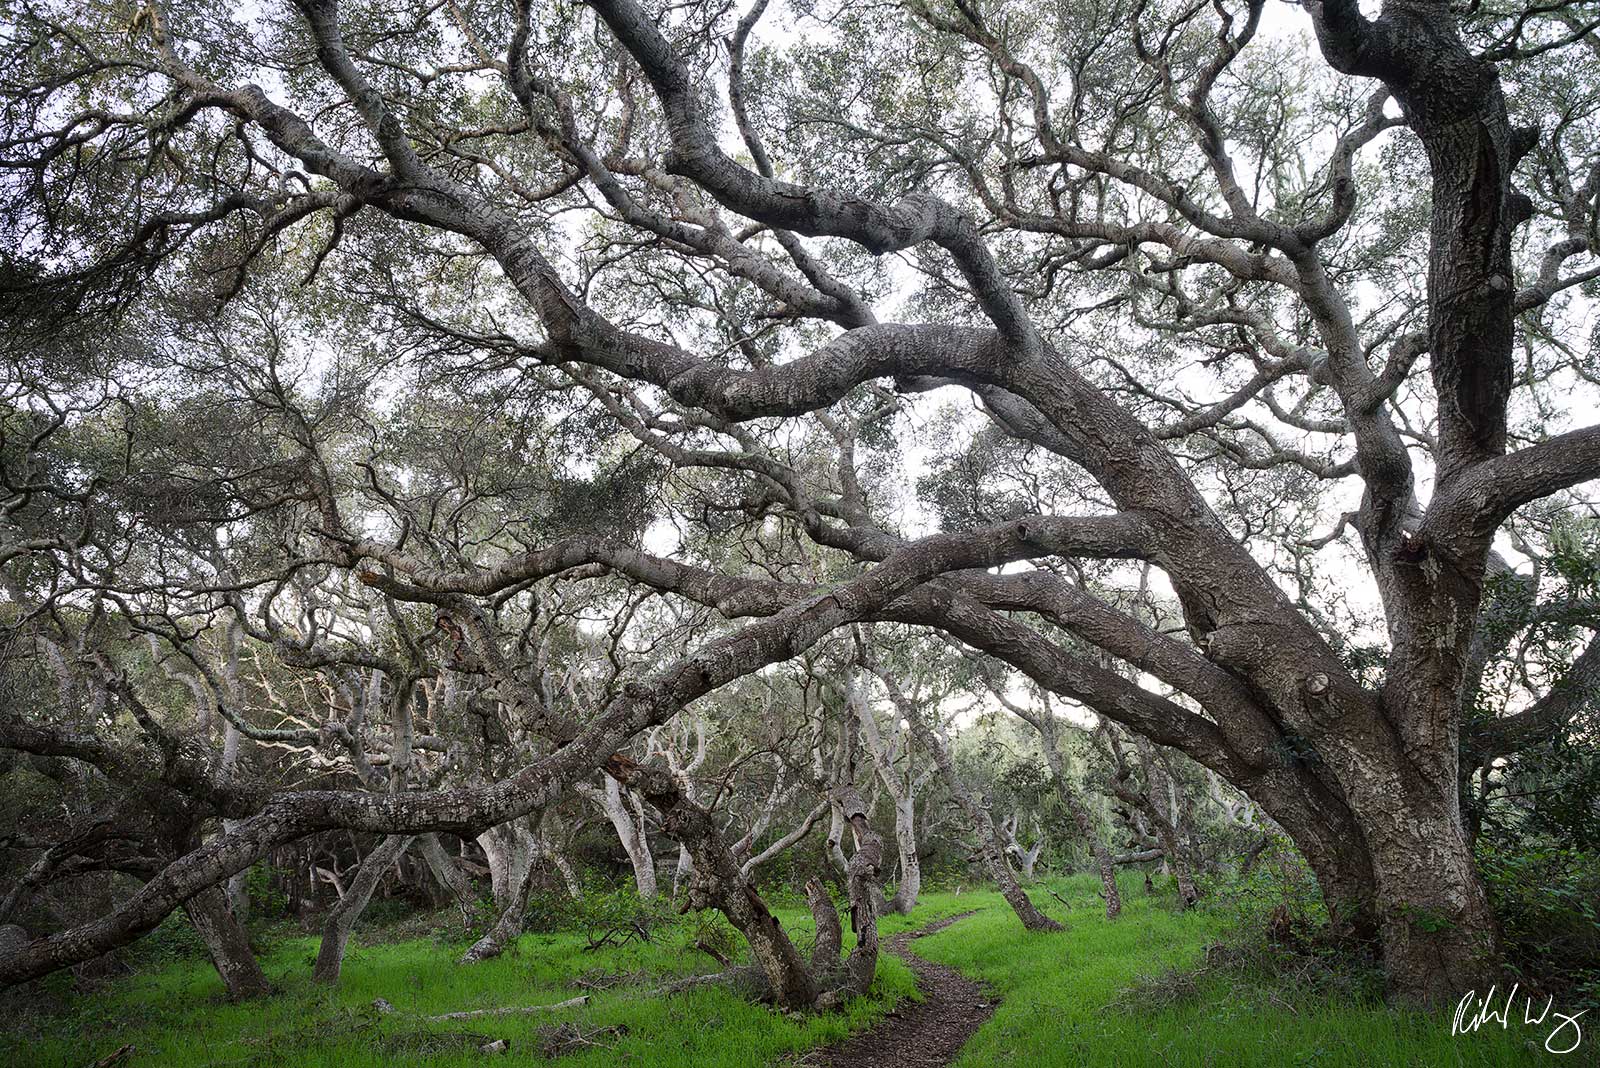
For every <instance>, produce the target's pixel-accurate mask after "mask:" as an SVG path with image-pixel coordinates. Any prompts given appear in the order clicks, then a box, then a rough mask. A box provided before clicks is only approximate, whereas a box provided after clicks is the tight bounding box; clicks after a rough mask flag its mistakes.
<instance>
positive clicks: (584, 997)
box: [372, 994, 589, 1023]
mask: <svg viewBox="0 0 1600 1068" xmlns="http://www.w3.org/2000/svg"><path fill="white" fill-rule="evenodd" d="M588 1003H589V995H588V994H580V995H578V996H577V997H575V998H568V999H567V1000H566V1001H558V1002H555V1003H554V1004H551V1005H506V1006H503V1007H501V1008H497V1009H474V1010H472V1011H470V1012H447V1013H444V1014H443V1015H440V1016H418V1017H417V1019H419V1020H425V1021H427V1022H429V1023H445V1022H448V1021H450V1020H479V1019H482V1018H483V1017H485V1016H521V1015H525V1014H527V1013H533V1012H557V1011H559V1010H561V1009H575V1008H577V1007H578V1006H580V1005H587V1004H588ZM372 1007H373V1008H374V1009H377V1010H378V1014H379V1015H381V1016H389V1015H393V1014H397V1013H398V1014H400V1015H404V1016H411V1015H414V1014H413V1013H400V1010H399V1009H397V1008H395V1007H394V1006H393V1005H391V1004H389V1003H388V1002H387V1001H385V1000H384V999H383V998H378V999H377V1000H375V1001H373V1003H372Z"/></svg>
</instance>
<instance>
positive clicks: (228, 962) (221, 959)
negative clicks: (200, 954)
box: [183, 886, 272, 1001]
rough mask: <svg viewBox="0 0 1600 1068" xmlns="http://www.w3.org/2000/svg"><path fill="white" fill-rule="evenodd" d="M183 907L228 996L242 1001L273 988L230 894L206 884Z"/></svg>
mask: <svg viewBox="0 0 1600 1068" xmlns="http://www.w3.org/2000/svg"><path fill="white" fill-rule="evenodd" d="M183 908H184V911H185V912H186V913H188V916H189V922H191V923H193V924H194V928H195V930H196V931H198V932H199V933H200V940H201V941H203V942H204V943H205V945H206V952H207V953H209V954H210V955H211V963H212V964H214V965H215V966H216V969H217V974H218V975H219V976H221V977H222V985H223V986H224V987H226V988H227V991H228V997H229V998H231V999H232V1000H234V1001H242V1000H244V999H246V998H254V997H261V996H262V995H264V994H268V993H270V992H271V991H272V985H271V984H270V983H268V982H267V977H266V975H265V974H263V973H262V971H261V965H260V963H259V962H257V960H256V957H255V954H254V953H252V952H250V938H249V936H248V935H247V934H245V930H244V927H243V926H242V925H241V924H240V923H239V921H238V919H237V918H236V917H235V916H234V915H233V912H232V911H231V910H229V908H228V899H227V895H226V894H225V893H224V892H223V890H222V889H221V888H220V887H216V886H210V887H207V888H206V889H204V890H202V891H200V892H199V893H198V894H196V895H195V896H194V897H191V898H190V899H189V900H188V901H187V902H185V903H184V906H183Z"/></svg>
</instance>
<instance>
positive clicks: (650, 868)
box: [582, 776, 656, 900]
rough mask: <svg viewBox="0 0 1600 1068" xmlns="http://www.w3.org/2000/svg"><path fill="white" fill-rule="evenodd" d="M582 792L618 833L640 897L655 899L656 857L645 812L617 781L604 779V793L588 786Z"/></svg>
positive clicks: (608, 778)
mask: <svg viewBox="0 0 1600 1068" xmlns="http://www.w3.org/2000/svg"><path fill="white" fill-rule="evenodd" d="M582 792H583V793H584V795H585V796H587V797H588V798H589V799H590V800H592V801H594V802H595V804H597V805H599V806H600V810H601V811H602V812H604V813H605V816H606V819H608V820H610V821H611V826H612V827H613V828H614V829H615V830H616V832H617V839H618V841H620V842H621V843H622V849H623V852H624V853H626V854H627V855H628V863H629V864H631V865H632V866H633V881H634V885H635V886H636V887H637V888H638V891H639V896H640V897H641V898H644V899H645V900H649V899H650V898H653V897H655V896H656V858H655V857H654V856H653V855H652V854H651V852H650V836H649V834H648V830H647V828H646V826H645V818H644V810H643V809H641V808H639V807H638V805H637V802H635V801H634V799H633V798H632V797H630V796H628V795H626V794H624V793H623V791H622V787H621V786H619V785H618V783H617V780H615V779H613V778H610V777H609V776H608V777H607V778H606V780H605V789H604V790H596V789H594V788H593V787H587V788H585V789H583V791H582Z"/></svg>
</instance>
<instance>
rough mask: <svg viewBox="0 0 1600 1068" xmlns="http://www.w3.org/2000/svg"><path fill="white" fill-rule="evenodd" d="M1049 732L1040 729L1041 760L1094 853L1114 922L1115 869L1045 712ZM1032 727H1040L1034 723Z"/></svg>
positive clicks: (1117, 903) (1117, 901) (1118, 905)
mask: <svg viewBox="0 0 1600 1068" xmlns="http://www.w3.org/2000/svg"><path fill="white" fill-rule="evenodd" d="M1045 715H1046V717H1047V720H1046V721H1042V722H1048V724H1049V729H1048V730H1046V729H1044V728H1043V727H1041V729H1040V732H1039V733H1040V737H1041V740H1042V741H1043V742H1044V746H1043V748H1044V759H1045V762H1046V763H1047V764H1049V765H1050V778H1051V779H1052V780H1053V781H1054V783H1055V788H1056V796H1057V797H1059V798H1060V799H1061V803H1062V804H1063V805H1065V806H1066V807H1067V814H1068V815H1070V816H1071V817H1072V825H1073V826H1074V827H1076V828H1078V833H1079V834H1080V835H1082V836H1083V840H1084V841H1086V842H1088V843H1089V850H1090V852H1091V853H1093V854H1094V865H1095V868H1096V869H1097V870H1098V871H1099V873H1100V893H1101V896H1102V897H1104V898H1105V900H1106V919H1108V920H1114V919H1116V918H1117V917H1118V916H1120V915H1121V914H1122V893H1121V892H1120V891H1119V890H1118V889H1117V866H1116V865H1115V864H1114V863H1112V861H1111V850H1109V849H1107V848H1106V843H1105V841H1104V840H1103V839H1102V838H1101V837H1100V832H1099V830H1098V829H1097V828H1096V827H1095V825H1094V819H1093V817H1091V816H1090V815H1089V808H1088V806H1087V805H1085V804H1084V803H1083V798H1081V797H1079V796H1078V791H1076V790H1074V789H1073V788H1072V783H1071V780H1069V779H1068V778H1067V764H1066V760H1065V758H1063V757H1062V755H1061V747H1060V746H1059V745H1058V744H1057V738H1056V733H1055V729H1054V727H1055V717H1054V715H1053V714H1052V713H1050V712H1049V711H1048V710H1046V713H1045ZM1035 726H1040V724H1038V723H1036V724H1035Z"/></svg>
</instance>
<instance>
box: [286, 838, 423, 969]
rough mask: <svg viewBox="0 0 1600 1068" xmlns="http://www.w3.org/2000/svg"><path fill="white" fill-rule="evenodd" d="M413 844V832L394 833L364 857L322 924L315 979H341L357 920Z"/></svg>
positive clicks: (314, 967)
mask: <svg viewBox="0 0 1600 1068" xmlns="http://www.w3.org/2000/svg"><path fill="white" fill-rule="evenodd" d="M410 845H411V836H410V835H403V834H392V835H389V836H388V837H387V838H385V839H384V840H383V841H381V842H379V843H378V844H377V846H376V847H374V848H373V850H372V852H370V853H368V854H367V856H366V859H364V860H362V862H361V869H360V870H359V871H358V872H356V877H355V878H354V879H352V880H350V886H349V888H348V889H346V890H345V894H344V897H342V898H340V899H339V903H338V904H337V905H335V906H334V907H333V908H332V909H331V910H329V912H328V919H327V921H326V922H325V923H324V924H323V926H322V945H321V946H319V947H318V948H317V961H316V964H315V965H314V966H313V967H312V969H311V978H312V979H313V980H315V981H316V982H319V983H329V984H333V983H337V982H338V981H339V973H340V971H341V969H343V967H344V953H345V948H346V947H347V946H348V945H349V943H350V934H351V932H353V931H354V930H355V926H356V922H357V921H359V920H360V919H361V914H362V913H363V912H365V911H366V908H367V903H368V902H369V901H371V900H372V892H373V891H374V890H376V889H377V888H378V883H379V882H381V881H382V879H383V877H384V874H385V873H387V872H388V870H389V869H390V868H392V867H394V866H395V864H396V863H397V862H398V861H399V860H400V858H401V857H402V856H403V855H404V854H405V851H406V849H407V847H409V846H410Z"/></svg>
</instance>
